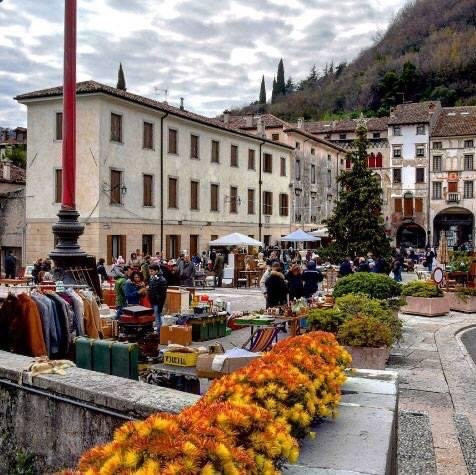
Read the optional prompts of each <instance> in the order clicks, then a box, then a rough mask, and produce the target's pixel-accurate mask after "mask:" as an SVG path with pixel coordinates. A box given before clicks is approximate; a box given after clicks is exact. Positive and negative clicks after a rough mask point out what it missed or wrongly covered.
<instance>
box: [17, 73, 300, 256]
mask: <svg viewBox="0 0 476 475" xmlns="http://www.w3.org/2000/svg"><path fill="white" fill-rule="evenodd" d="M16 99H17V100H18V101H19V102H21V103H23V104H26V105H27V107H28V132H29V137H28V154H27V159H28V170H29V179H28V182H27V193H26V194H27V200H26V226H27V246H26V247H27V259H28V260H29V261H30V262H31V261H32V260H33V259H35V258H37V257H40V256H45V255H46V254H48V252H49V251H50V250H51V249H52V248H53V245H54V242H53V235H52V233H51V225H52V224H53V223H54V222H55V221H56V214H57V212H58V210H59V208H60V201H61V189H60V188H61V173H62V172H61V138H62V126H61V124H62V117H61V110H62V88H52V89H47V90H42V91H36V92H33V93H28V94H24V95H21V96H18V97H17V98H16ZM77 130H78V132H77V134H78V135H77V186H76V190H77V191H76V201H77V209H78V211H79V212H80V214H81V221H82V223H83V224H84V225H85V232H84V235H83V236H82V237H81V239H80V243H81V246H82V248H83V249H85V250H86V251H88V252H89V253H91V254H94V255H96V256H97V257H106V258H107V260H108V262H111V260H112V258H113V257H117V256H118V255H122V256H123V257H126V256H128V255H129V254H130V253H131V252H133V251H134V250H136V249H141V250H142V251H143V252H144V253H152V252H156V251H158V250H162V251H163V252H164V253H165V255H166V256H167V257H177V255H178V254H179V253H180V252H181V251H182V250H187V251H188V252H190V253H192V254H193V253H196V252H200V251H201V250H204V249H207V248H208V243H209V241H210V240H212V239H216V237H218V236H221V235H224V234H228V233H231V232H241V233H243V234H247V235H250V236H253V237H254V238H256V239H261V240H263V241H264V242H265V243H272V242H276V241H277V240H278V239H279V238H280V237H281V236H282V235H284V234H287V233H288V232H289V223H290V206H289V203H290V199H289V176H290V172H291V168H290V167H291V159H292V154H293V148H292V147H290V146H288V145H286V144H285V143H282V142H279V141H272V140H268V139H266V138H263V137H257V136H256V135H255V134H250V133H248V132H247V131H241V130H236V129H235V128H232V127H229V126H226V125H224V124H223V122H220V121H218V120H215V119H210V118H207V117H204V116H200V115H197V114H193V113H191V112H188V111H186V110H184V109H182V108H176V107H172V106H170V105H168V104H166V103H163V102H157V101H154V100H151V99H148V98H145V97H142V96H138V95H135V94H131V93H129V92H125V91H122V90H119V89H116V88H113V87H109V86H106V85H103V84H99V83H97V82H94V81H86V82H83V83H78V86H77ZM283 168H284V173H282V171H283Z"/></svg>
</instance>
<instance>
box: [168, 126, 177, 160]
mask: <svg viewBox="0 0 476 475" xmlns="http://www.w3.org/2000/svg"><path fill="white" fill-rule="evenodd" d="M169 153H172V154H177V131H176V130H175V129H169Z"/></svg>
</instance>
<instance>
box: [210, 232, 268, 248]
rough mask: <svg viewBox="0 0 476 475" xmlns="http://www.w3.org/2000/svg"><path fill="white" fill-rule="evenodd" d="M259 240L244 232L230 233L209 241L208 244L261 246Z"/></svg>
mask: <svg viewBox="0 0 476 475" xmlns="http://www.w3.org/2000/svg"><path fill="white" fill-rule="evenodd" d="M262 245H263V243H262V242H261V241H257V240H256V239H253V238H250V237H249V236H246V235H245V234H240V233H231V234H227V235H226V236H223V237H221V238H218V239H215V240H214V241H210V246H262Z"/></svg>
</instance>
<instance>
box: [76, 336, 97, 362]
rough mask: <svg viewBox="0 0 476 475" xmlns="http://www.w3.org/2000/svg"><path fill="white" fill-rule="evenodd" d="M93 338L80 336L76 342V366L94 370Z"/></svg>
mask: <svg viewBox="0 0 476 475" xmlns="http://www.w3.org/2000/svg"><path fill="white" fill-rule="evenodd" d="M93 341H94V340H92V339H91V338H86V337H84V336H80V337H78V338H76V339H75V340H74V354H75V355H74V359H75V363H76V366H77V367H78V368H83V369H92V367H93V355H92V345H93Z"/></svg>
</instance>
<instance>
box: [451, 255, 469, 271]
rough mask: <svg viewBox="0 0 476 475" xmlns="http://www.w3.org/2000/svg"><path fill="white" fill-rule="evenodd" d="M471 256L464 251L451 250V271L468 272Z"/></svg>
mask: <svg viewBox="0 0 476 475" xmlns="http://www.w3.org/2000/svg"><path fill="white" fill-rule="evenodd" d="M471 261H472V257H470V256H469V255H468V253H467V252H466V251H451V252H450V262H449V265H450V267H451V270H452V271H453V272H468V271H469V268H470V267H471Z"/></svg>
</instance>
